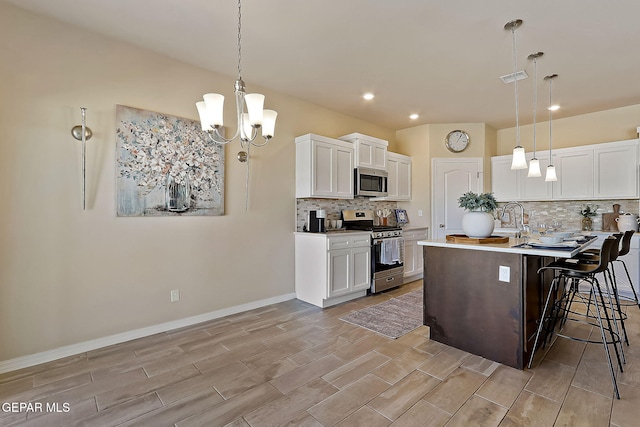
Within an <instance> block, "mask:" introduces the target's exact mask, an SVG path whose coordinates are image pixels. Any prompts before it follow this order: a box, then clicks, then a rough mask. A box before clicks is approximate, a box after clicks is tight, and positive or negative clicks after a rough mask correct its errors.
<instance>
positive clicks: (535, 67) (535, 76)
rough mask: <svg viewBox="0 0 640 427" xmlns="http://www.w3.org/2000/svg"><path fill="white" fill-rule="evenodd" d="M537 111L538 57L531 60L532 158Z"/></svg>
mask: <svg viewBox="0 0 640 427" xmlns="http://www.w3.org/2000/svg"><path fill="white" fill-rule="evenodd" d="M537 109H538V57H537V56H536V57H535V58H533V158H534V159H535V158H536V110H537Z"/></svg>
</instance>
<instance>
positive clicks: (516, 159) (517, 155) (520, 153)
mask: <svg viewBox="0 0 640 427" xmlns="http://www.w3.org/2000/svg"><path fill="white" fill-rule="evenodd" d="M520 25H522V19H516V20H514V21H509V22H507V23H506V24H505V25H504V29H505V30H509V31H511V35H512V36H513V79H514V81H513V84H514V86H513V87H514V92H515V98H516V146H515V147H514V148H513V160H512V163H511V169H514V170H515V169H526V168H527V159H526V157H525V154H524V147H522V146H521V145H520V123H519V121H518V119H519V117H518V56H517V52H516V29H517V28H518V27H519V26H520Z"/></svg>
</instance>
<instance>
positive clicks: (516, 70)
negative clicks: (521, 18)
mask: <svg viewBox="0 0 640 427" xmlns="http://www.w3.org/2000/svg"><path fill="white" fill-rule="evenodd" d="M511 34H512V35H513V79H514V81H513V84H514V88H515V89H514V92H515V97H516V145H517V146H520V125H519V121H518V75H517V73H518V56H517V52H516V27H515V26H513V27H512V28H511Z"/></svg>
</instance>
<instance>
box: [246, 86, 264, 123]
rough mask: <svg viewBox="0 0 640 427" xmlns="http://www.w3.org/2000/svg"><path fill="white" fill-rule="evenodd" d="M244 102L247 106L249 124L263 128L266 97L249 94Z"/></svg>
mask: <svg viewBox="0 0 640 427" xmlns="http://www.w3.org/2000/svg"><path fill="white" fill-rule="evenodd" d="M244 102H245V103H246V104H247V112H248V113H249V123H251V125H252V126H258V125H260V126H261V125H262V120H263V108H264V95H261V94H259V93H248V94H246V95H245V96H244Z"/></svg>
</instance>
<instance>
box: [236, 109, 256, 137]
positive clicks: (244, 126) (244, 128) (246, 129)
mask: <svg viewBox="0 0 640 427" xmlns="http://www.w3.org/2000/svg"><path fill="white" fill-rule="evenodd" d="M241 122H242V123H240V124H239V126H240V138H241V139H244V140H245V141H249V140H251V137H252V136H253V128H252V127H251V123H250V122H249V114H248V113H242V118H241Z"/></svg>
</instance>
